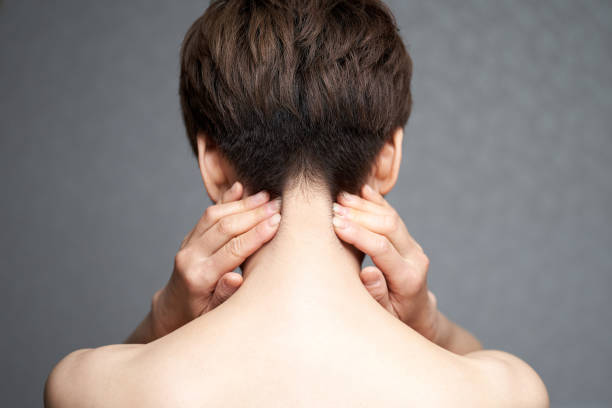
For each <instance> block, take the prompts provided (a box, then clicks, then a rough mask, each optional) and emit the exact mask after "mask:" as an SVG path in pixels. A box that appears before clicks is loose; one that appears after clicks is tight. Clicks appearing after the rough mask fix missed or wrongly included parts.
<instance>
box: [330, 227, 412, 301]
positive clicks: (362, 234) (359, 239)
mask: <svg viewBox="0 0 612 408" xmlns="http://www.w3.org/2000/svg"><path fill="white" fill-rule="evenodd" d="M333 225H334V230H335V231H336V234H337V235H338V236H339V237H340V239H342V240H343V241H345V242H347V243H349V244H351V245H354V246H355V247H357V248H358V249H359V250H360V251H362V252H364V253H366V254H368V255H369V256H370V258H372V261H373V262H374V264H376V266H378V267H379V268H380V270H381V272H382V273H383V274H384V276H385V279H386V281H387V287H388V288H389V290H390V291H392V292H394V293H398V294H407V291H408V292H409V291H410V289H411V288H413V287H415V286H416V285H415V283H418V282H419V279H420V278H421V276H420V273H422V272H423V271H421V270H418V269H416V268H414V267H412V264H409V263H408V261H406V260H405V259H404V258H403V257H402V256H401V255H400V254H399V252H397V249H395V247H394V246H393V244H392V243H391V241H389V240H388V239H387V237H385V236H384V235H380V234H377V233H375V232H372V231H370V230H368V229H367V228H364V227H362V226H361V225H359V224H357V223H355V222H353V221H351V220H348V219H346V218H341V217H338V216H334V218H333Z"/></svg>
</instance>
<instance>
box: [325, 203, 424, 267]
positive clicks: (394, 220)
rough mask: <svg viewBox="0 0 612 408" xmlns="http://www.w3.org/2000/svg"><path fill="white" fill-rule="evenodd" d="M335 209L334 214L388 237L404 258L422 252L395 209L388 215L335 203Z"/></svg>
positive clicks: (391, 209) (390, 209)
mask: <svg viewBox="0 0 612 408" xmlns="http://www.w3.org/2000/svg"><path fill="white" fill-rule="evenodd" d="M333 209H334V214H337V215H339V216H341V217H344V218H347V219H349V220H351V221H354V222H356V223H358V224H360V225H361V226H363V227H365V228H367V229H369V230H370V231H373V232H376V233H378V234H381V235H384V236H386V237H387V238H388V239H389V240H390V241H391V243H392V244H393V246H395V248H396V249H397V251H398V252H399V253H400V255H401V256H403V257H404V258H406V257H408V256H410V255H411V254H412V253H413V252H414V251H417V250H422V248H421V246H420V245H419V244H418V242H416V241H415V239H414V238H413V237H412V236H411V235H410V233H409V232H408V229H407V228H406V225H405V224H404V222H403V221H402V219H401V217H400V216H399V215H398V214H397V212H396V211H395V210H394V209H393V208H389V209H388V211H387V213H384V214H378V213H371V212H366V211H361V210H357V209H355V208H350V207H344V206H342V205H340V204H338V203H334V205H333Z"/></svg>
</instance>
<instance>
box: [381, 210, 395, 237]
mask: <svg viewBox="0 0 612 408" xmlns="http://www.w3.org/2000/svg"><path fill="white" fill-rule="evenodd" d="M382 224H383V228H384V230H385V232H392V231H395V229H396V228H397V224H398V220H397V214H396V213H391V214H385V215H383V221H382Z"/></svg>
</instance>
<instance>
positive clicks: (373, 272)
mask: <svg viewBox="0 0 612 408" xmlns="http://www.w3.org/2000/svg"><path fill="white" fill-rule="evenodd" d="M359 277H360V278H361V282H363V285H364V286H365V288H366V289H367V290H368V292H370V295H372V297H373V298H374V299H375V300H376V301H377V302H378V303H380V304H381V306H382V307H384V308H385V309H387V310H388V311H389V312H391V313H392V314H394V311H393V306H392V305H391V301H390V300H389V289H388V288H387V281H386V280H385V276H384V275H383V273H382V272H381V270H380V269H378V268H377V267H375V266H367V267H365V268H363V270H362V271H361V273H360V274H359Z"/></svg>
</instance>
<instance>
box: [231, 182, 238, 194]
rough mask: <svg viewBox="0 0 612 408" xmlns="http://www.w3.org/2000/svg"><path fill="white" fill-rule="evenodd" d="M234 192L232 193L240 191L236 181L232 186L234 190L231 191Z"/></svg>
mask: <svg viewBox="0 0 612 408" xmlns="http://www.w3.org/2000/svg"><path fill="white" fill-rule="evenodd" d="M230 190H231V191H232V193H235V192H236V190H238V182H237V181H234V184H232V188H231V189H230Z"/></svg>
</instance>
